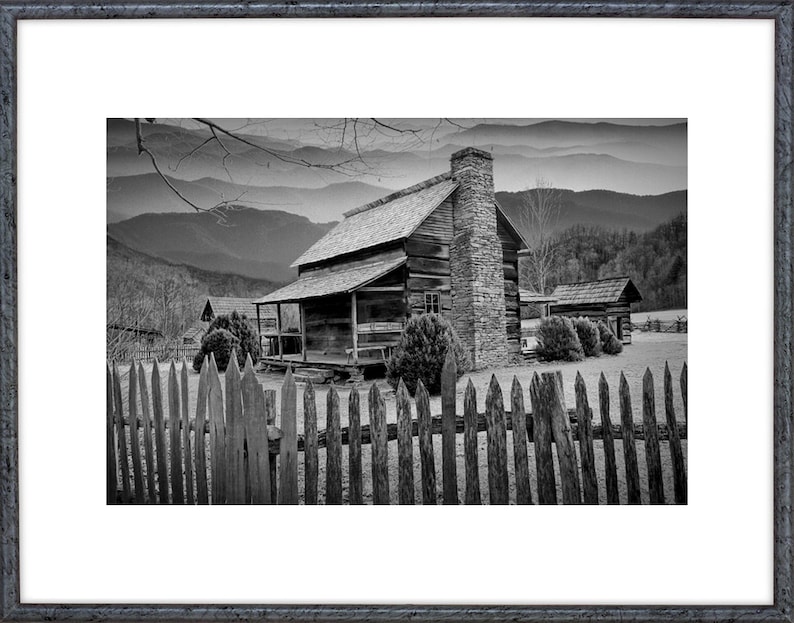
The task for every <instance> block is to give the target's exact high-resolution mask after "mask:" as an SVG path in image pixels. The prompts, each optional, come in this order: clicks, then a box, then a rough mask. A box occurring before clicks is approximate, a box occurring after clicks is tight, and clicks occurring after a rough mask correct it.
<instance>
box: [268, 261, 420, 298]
mask: <svg viewBox="0 0 794 623" xmlns="http://www.w3.org/2000/svg"><path fill="white" fill-rule="evenodd" d="M405 261H406V260H405V258H404V257H398V258H396V259H393V260H383V261H380V262H373V263H372V264H365V265H364V266H356V267H354V268H348V269H345V270H338V271H334V272H330V273H327V272H323V273H322V274H317V273H316V272H310V273H306V274H304V275H302V276H301V277H300V278H299V279H298V280H297V281H294V282H292V283H291V284H289V285H287V286H284V287H283V288H281V289H280V290H276V291H275V292H271V293H270V294H267V295H265V296H263V297H262V298H261V299H259V300H258V301H256V302H257V303H259V304H264V303H268V304H273V303H294V302H297V301H303V300H306V299H311V298H319V297H323V296H330V295H332V294H348V293H350V292H353V291H354V290H358V288H361V287H363V286H365V285H367V284H368V283H371V282H373V281H374V280H375V279H378V278H379V277H382V276H383V275H385V274H387V273H389V272H391V271H392V270H394V269H395V268H397V267H399V266H401V265H402V264H404V263H405Z"/></svg>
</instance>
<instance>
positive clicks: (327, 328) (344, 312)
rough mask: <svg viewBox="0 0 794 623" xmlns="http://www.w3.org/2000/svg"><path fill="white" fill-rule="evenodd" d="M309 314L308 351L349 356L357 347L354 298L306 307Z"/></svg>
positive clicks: (318, 301) (339, 297)
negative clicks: (351, 306) (352, 308)
mask: <svg viewBox="0 0 794 623" xmlns="http://www.w3.org/2000/svg"><path fill="white" fill-rule="evenodd" d="M303 310H304V313H305V314H306V321H305V322H306V350H307V352H309V353H311V352H312V351H315V352H321V353H324V354H327V355H345V349H346V348H350V347H351V345H352V344H353V329H352V327H351V325H350V311H351V310H350V296H349V295H347V294H340V295H337V296H326V297H325V298H322V299H315V300H308V301H305V302H304V303H303Z"/></svg>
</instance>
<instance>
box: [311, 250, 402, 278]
mask: <svg viewBox="0 0 794 623" xmlns="http://www.w3.org/2000/svg"><path fill="white" fill-rule="evenodd" d="M404 256H405V250H404V249H403V245H402V243H401V242H393V243H390V244H388V245H383V246H381V247H376V248H373V249H365V250H364V251H359V252H356V253H350V254H347V255H344V256H340V257H335V258H333V259H332V260H328V261H326V262H319V263H315V264H309V265H306V266H301V267H300V268H299V271H298V272H299V274H300V275H309V274H311V275H327V274H329V273H334V272H338V271H340V270H346V269H348V268H356V267H358V266H365V265H367V264H373V263H374V262H383V261H388V260H396V259H397V258H400V257H404Z"/></svg>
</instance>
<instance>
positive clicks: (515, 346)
mask: <svg viewBox="0 0 794 623" xmlns="http://www.w3.org/2000/svg"><path fill="white" fill-rule="evenodd" d="M496 232H497V234H498V235H499V240H500V241H501V243H502V266H503V268H504V279H505V328H506V330H507V348H508V352H509V354H510V357H511V359H517V358H519V357H521V310H520V301H519V295H518V249H519V243H518V241H517V240H516V239H515V238H514V237H513V234H512V233H510V230H509V229H508V228H507V227H506V226H505V223H504V220H503V219H502V218H501V217H500V218H498V219H497V223H496Z"/></svg>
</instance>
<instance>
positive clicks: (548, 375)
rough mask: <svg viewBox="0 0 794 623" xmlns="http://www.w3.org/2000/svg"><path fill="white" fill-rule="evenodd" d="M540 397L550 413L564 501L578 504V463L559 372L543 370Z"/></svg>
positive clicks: (579, 500)
mask: <svg viewBox="0 0 794 623" xmlns="http://www.w3.org/2000/svg"><path fill="white" fill-rule="evenodd" d="M542 379H543V382H542V384H541V396H543V397H544V399H545V400H544V402H545V404H546V408H547V409H548V410H549V412H550V414H551V433H552V436H553V437H554V444H555V445H556V446H557V462H558V463H559V465H560V485H561V487H562V503H563V504H581V501H582V498H581V492H580V487H579V466H578V464H577V462H576V448H575V447H574V445H573V435H572V433H571V420H570V418H569V416H568V410H567V409H566V408H565V398H564V395H563V388H562V373H561V372H544V373H543V376H542Z"/></svg>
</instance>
